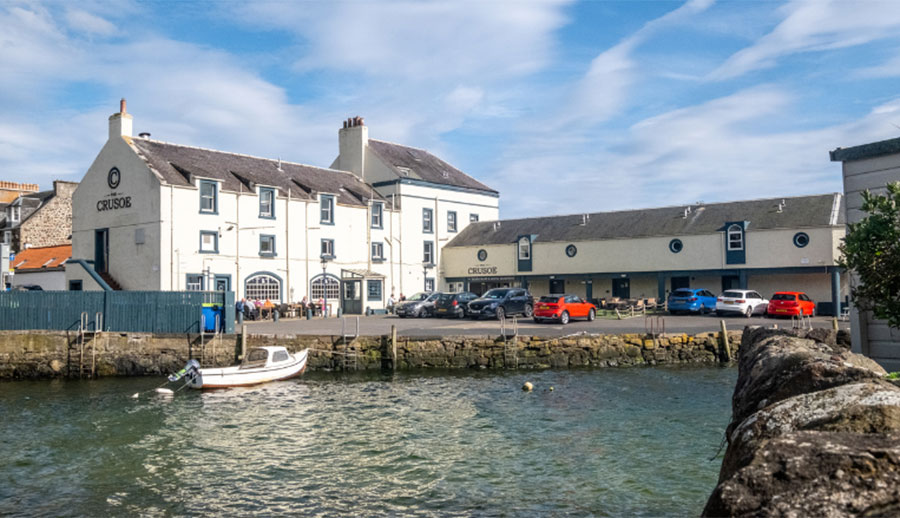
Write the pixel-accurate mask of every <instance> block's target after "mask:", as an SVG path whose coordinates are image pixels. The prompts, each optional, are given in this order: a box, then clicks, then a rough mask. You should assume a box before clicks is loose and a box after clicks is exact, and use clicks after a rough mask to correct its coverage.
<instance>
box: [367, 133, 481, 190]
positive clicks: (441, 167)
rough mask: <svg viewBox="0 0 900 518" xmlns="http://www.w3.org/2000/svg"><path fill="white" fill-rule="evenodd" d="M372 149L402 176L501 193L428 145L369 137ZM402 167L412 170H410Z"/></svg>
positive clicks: (398, 175)
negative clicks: (429, 149) (442, 157)
mask: <svg viewBox="0 0 900 518" xmlns="http://www.w3.org/2000/svg"><path fill="white" fill-rule="evenodd" d="M369 149H371V150H372V151H374V152H375V154H376V155H378V157H379V158H381V160H382V161H383V162H384V163H385V164H386V165H387V166H388V167H390V168H391V169H392V170H393V172H394V174H396V175H397V177H398V178H401V179H402V178H412V179H414V180H423V181H426V182H430V183H436V184H440V185H451V186H454V187H463V188H467V189H474V190H477V191H487V192H490V193H494V194H497V191H495V190H494V189H491V188H490V187H488V186H487V185H485V184H483V183H481V182H479V181H478V180H476V179H474V178H472V177H471V176H469V175H467V174H466V173H464V172H462V171H460V170H459V169H457V168H455V167H453V166H452V165H450V164H448V163H447V162H444V161H443V160H441V159H440V158H438V157H436V156H434V155H432V154H431V153H429V152H428V151H425V150H424V149H418V148H414V147H409V146H401V145H400V144H394V143H391V142H384V141H382V140H375V139H369ZM401 168H405V169H407V170H409V174H406V173H405V171H404V170H403V169H401Z"/></svg>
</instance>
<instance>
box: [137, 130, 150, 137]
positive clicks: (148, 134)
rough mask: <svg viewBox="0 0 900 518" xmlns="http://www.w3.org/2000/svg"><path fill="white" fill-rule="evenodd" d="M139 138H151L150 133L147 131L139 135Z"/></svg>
mask: <svg viewBox="0 0 900 518" xmlns="http://www.w3.org/2000/svg"><path fill="white" fill-rule="evenodd" d="M138 136H139V137H141V138H150V133H148V132H146V131H145V132H143V133H138Z"/></svg>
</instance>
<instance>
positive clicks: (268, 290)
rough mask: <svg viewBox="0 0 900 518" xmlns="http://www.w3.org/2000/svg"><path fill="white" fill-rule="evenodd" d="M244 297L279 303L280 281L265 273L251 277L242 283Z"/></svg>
mask: <svg viewBox="0 0 900 518" xmlns="http://www.w3.org/2000/svg"><path fill="white" fill-rule="evenodd" d="M244 297H246V298H248V299H259V300H266V299H268V300H271V301H272V302H281V279H279V278H277V277H275V276H274V275H271V274H267V273H258V274H256V275H252V276H250V277H248V278H247V282H246V283H244Z"/></svg>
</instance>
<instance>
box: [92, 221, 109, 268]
mask: <svg viewBox="0 0 900 518" xmlns="http://www.w3.org/2000/svg"><path fill="white" fill-rule="evenodd" d="M107 268H109V229H108V228H101V229H97V230H95V231H94V271H95V272H97V273H106V272H107Z"/></svg>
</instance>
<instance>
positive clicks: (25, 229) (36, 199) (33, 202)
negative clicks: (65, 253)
mask: <svg viewBox="0 0 900 518" xmlns="http://www.w3.org/2000/svg"><path fill="white" fill-rule="evenodd" d="M0 187H2V186H0ZM76 187H78V183H77V182H64V181H61V180H57V181H54V182H53V190H49V191H41V192H26V193H24V194H20V195H19V196H18V197H17V198H15V199H14V200H12V201H11V202H10V203H8V204H7V205H6V206H5V207H4V211H3V218H2V222H0V242H3V243H6V244H8V245H9V247H10V250H11V251H12V252H13V253H17V252H19V251H21V250H24V249H26V248H30V247H42V246H56V245H62V244H70V243H71V242H72V193H73V192H75V188H76ZM0 194H2V193H0Z"/></svg>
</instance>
